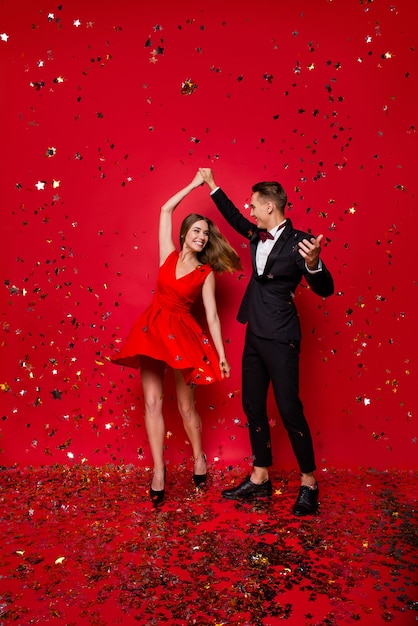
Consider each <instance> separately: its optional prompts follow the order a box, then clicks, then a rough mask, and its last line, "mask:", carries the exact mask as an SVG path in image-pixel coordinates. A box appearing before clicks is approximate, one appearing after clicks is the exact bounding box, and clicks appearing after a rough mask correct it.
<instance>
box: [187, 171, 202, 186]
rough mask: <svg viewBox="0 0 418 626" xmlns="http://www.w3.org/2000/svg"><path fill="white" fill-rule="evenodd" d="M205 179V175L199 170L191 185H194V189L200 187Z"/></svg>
mask: <svg viewBox="0 0 418 626" xmlns="http://www.w3.org/2000/svg"><path fill="white" fill-rule="evenodd" d="M204 182H205V181H204V180H203V176H202V174H201V173H200V172H199V171H197V172H196V174H195V177H194V178H193V180H192V182H191V183H190V187H192V189H195V188H196V187H199V186H200V185H203V184H204Z"/></svg>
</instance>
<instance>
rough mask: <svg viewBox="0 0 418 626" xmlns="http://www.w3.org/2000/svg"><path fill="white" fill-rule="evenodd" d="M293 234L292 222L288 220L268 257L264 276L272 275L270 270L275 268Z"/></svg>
mask: <svg viewBox="0 0 418 626" xmlns="http://www.w3.org/2000/svg"><path fill="white" fill-rule="evenodd" d="M291 234H292V222H291V221H290V220H289V219H288V220H287V223H286V226H285V227H284V230H283V232H282V234H281V235H280V237H279V238H278V240H277V241H276V243H275V244H274V246H273V249H272V251H271V252H270V254H269V255H268V257H267V262H266V266H265V268H264V272H263V276H265V275H266V274H269V273H270V270H271V268H272V267H273V264H274V262H275V260H276V259H277V257H278V256H279V254H280V252H281V251H282V250H283V246H284V245H285V243H286V241H287V240H288V239H289V237H290V235H291Z"/></svg>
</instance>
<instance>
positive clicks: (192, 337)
mask: <svg viewBox="0 0 418 626" xmlns="http://www.w3.org/2000/svg"><path fill="white" fill-rule="evenodd" d="M178 258H179V255H178V252H177V251H175V250H174V251H173V252H172V253H171V254H169V255H168V257H167V259H166V260H165V262H164V263H163V265H162V266H161V267H160V271H159V274H158V279H157V289H156V294H155V297H154V301H153V302H152V304H151V305H150V306H149V307H148V308H147V309H146V310H145V311H144V312H143V313H142V315H140V316H139V318H138V319H137V320H136V322H135V324H134V325H133V327H132V329H131V331H130V333H129V336H128V339H127V341H126V343H125V345H124V346H123V348H122V349H121V351H120V352H119V353H118V354H117V355H116V356H115V357H113V358H112V362H113V363H116V364H118V365H125V366H128V367H135V368H139V365H140V355H146V356H150V357H152V358H153V359H157V360H159V361H165V362H166V363H167V365H169V366H170V367H173V368H174V369H180V370H184V371H183V374H184V378H185V381H186V383H187V384H192V385H207V384H209V383H213V382H215V381H218V380H222V377H221V373H220V369H219V359H218V356H217V352H216V350H215V348H214V347H213V345H212V343H211V341H210V340H209V338H208V337H207V336H206V335H205V333H204V332H203V330H202V329H201V328H200V326H199V324H198V323H197V321H196V320H195V318H194V317H193V315H192V314H191V313H190V309H191V306H192V304H193V302H194V301H195V300H196V298H197V296H198V295H199V293H200V291H201V289H202V285H203V283H204V281H205V279H206V277H207V276H208V274H210V272H212V271H213V270H212V268H211V267H210V265H199V266H197V267H196V269H194V270H193V271H191V272H189V273H188V274H186V275H185V276H182V277H181V278H176V265H177V260H178Z"/></svg>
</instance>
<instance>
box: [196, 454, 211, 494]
mask: <svg viewBox="0 0 418 626" xmlns="http://www.w3.org/2000/svg"><path fill="white" fill-rule="evenodd" d="M202 456H203V458H204V459H205V462H206V454H202ZM207 477H208V473H207V472H206V474H195V473H194V472H193V481H194V484H195V486H196V487H197V488H203V487H206V480H207Z"/></svg>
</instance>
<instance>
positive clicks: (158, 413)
mask: <svg viewBox="0 0 418 626" xmlns="http://www.w3.org/2000/svg"><path fill="white" fill-rule="evenodd" d="M164 369H165V363H164V362H163V361H156V360H155V359H151V358H150V357H146V356H142V357H141V379H142V389H143V392H144V401H145V428H146V431H147V435H148V441H149V445H150V448H151V454H152V459H153V462H154V473H153V477H152V482H151V488H152V489H153V490H154V491H161V490H162V489H164V468H165V465H164V437H165V426H164V417H163V410H162V409H163V381H164Z"/></svg>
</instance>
